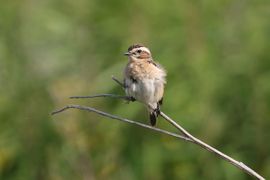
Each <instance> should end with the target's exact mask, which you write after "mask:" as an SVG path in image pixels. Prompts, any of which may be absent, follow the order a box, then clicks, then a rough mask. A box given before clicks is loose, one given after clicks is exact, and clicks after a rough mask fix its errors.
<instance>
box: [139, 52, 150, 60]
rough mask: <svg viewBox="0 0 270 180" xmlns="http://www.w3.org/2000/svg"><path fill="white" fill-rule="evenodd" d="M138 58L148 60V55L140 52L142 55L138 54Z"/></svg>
mask: <svg viewBox="0 0 270 180" xmlns="http://www.w3.org/2000/svg"><path fill="white" fill-rule="evenodd" d="M140 58H141V59H144V58H149V54H148V53H147V52H142V53H141V54H140Z"/></svg>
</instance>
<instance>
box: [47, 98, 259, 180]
mask: <svg viewBox="0 0 270 180" xmlns="http://www.w3.org/2000/svg"><path fill="white" fill-rule="evenodd" d="M72 97H75V98H95V97H112V98H121V99H125V100H129V98H130V97H128V96H121V95H115V94H98V95H93V96H72ZM149 107H150V108H152V107H151V106H150V105H149ZM69 108H76V109H81V110H87V111H91V112H96V113H98V114H100V115H102V116H106V117H109V118H112V119H117V120H120V121H124V122H126V123H132V124H136V125H138V126H141V127H144V128H148V129H151V130H154V131H158V132H162V133H165V134H167V135H171V136H174V137H178V138H180V139H184V140H186V141H189V142H191V143H194V144H197V145H199V146H201V147H202V148H203V149H206V150H207V151H209V152H212V153H214V154H216V155H217V156H218V157H221V158H222V159H224V160H226V161H228V162H230V163H231V164H232V165H234V166H236V167H237V168H239V169H241V170H243V171H244V172H245V173H247V174H249V175H251V176H254V177H256V178H257V179H260V180H264V178H263V177H262V176H260V175H259V174H258V173H257V172H255V171H254V170H252V169H251V168H250V167H248V166H247V165H245V164H244V163H242V162H239V161H236V160H235V159H233V158H231V157H230V156H228V155H226V154H224V153H222V152H220V151H219V150H217V149H215V148H214V147H212V146H210V145H208V144H206V143H205V142H203V141H201V140H199V139H198V138H196V137H194V136H192V135H191V134H190V133H189V132H188V131H187V130H185V129H184V128H183V127H182V126H180V125H179V124H178V123H176V122H175V121H174V120H172V119H171V118H170V117H169V116H167V115H166V114H165V113H163V112H160V116H161V117H163V118H164V119H165V120H166V121H168V122H169V123H170V124H172V125H173V126H174V127H175V128H177V129H178V130H179V131H180V132H181V133H182V134H183V135H184V136H181V135H178V134H175V133H171V132H169V131H166V130H163V129H159V128H155V127H152V126H149V125H146V124H143V123H139V122H136V121H132V120H129V119H125V118H121V117H118V116H115V115H111V114H108V113H105V112H102V111H99V110H97V109H94V108H91V107H84V106H79V105H69V106H66V107H64V108H62V109H60V110H58V111H55V112H53V113H52V114H56V113H60V112H62V111H64V110H67V109H69Z"/></svg>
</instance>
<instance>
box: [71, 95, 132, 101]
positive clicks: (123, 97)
mask: <svg viewBox="0 0 270 180" xmlns="http://www.w3.org/2000/svg"><path fill="white" fill-rule="evenodd" d="M97 97H112V98H117V99H124V100H127V101H130V97H128V96H121V95H116V94H97V95H94V96H71V97H69V98H70V99H86V98H97Z"/></svg>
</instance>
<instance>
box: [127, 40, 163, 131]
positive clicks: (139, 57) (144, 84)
mask: <svg viewBox="0 0 270 180" xmlns="http://www.w3.org/2000/svg"><path fill="white" fill-rule="evenodd" d="M124 55H126V56H128V63H127V65H126V67H125V69H124V82H123V84H124V89H125V93H126V95H127V96H128V97H130V100H131V101H136V100H137V101H138V102H141V103H143V104H144V105H146V107H147V109H148V112H149V119H150V124H151V125H152V126H155V125H156V121H157V117H158V115H159V114H160V106H161V105H162V102H163V94H164V87H165V84H166V71H165V69H164V68H163V67H162V66H161V65H160V64H158V63H157V62H155V61H154V60H153V58H152V54H151V52H150V50H149V49H148V48H147V47H145V46H144V45H142V44H133V45H131V46H129V48H128V51H127V52H126V53H124Z"/></svg>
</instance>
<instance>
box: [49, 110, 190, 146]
mask: <svg viewBox="0 0 270 180" xmlns="http://www.w3.org/2000/svg"><path fill="white" fill-rule="evenodd" d="M67 109H80V110H84V111H89V112H95V113H97V114H100V115H102V116H105V117H108V118H111V119H116V120H119V121H122V122H125V123H131V124H135V125H137V126H140V127H143V128H146V129H151V130H153V131H157V132H159V133H163V134H167V135H169V136H173V137H176V138H179V139H182V140H185V141H190V139H189V138H187V137H185V136H181V135H179V134H175V133H172V132H169V131H166V130H163V129H160V128H156V127H152V126H149V125H146V124H143V123H140V122H136V121H132V120H130V119H126V118H122V117H119V116H115V115H112V114H109V113H106V112H103V111H100V110H97V109H95V108H92V107H86V106H80V105H67V106H65V107H63V108H62V109H59V110H57V111H54V112H52V113H51V114H52V115H55V114H58V113H61V112H63V111H65V110H67Z"/></svg>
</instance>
